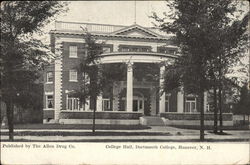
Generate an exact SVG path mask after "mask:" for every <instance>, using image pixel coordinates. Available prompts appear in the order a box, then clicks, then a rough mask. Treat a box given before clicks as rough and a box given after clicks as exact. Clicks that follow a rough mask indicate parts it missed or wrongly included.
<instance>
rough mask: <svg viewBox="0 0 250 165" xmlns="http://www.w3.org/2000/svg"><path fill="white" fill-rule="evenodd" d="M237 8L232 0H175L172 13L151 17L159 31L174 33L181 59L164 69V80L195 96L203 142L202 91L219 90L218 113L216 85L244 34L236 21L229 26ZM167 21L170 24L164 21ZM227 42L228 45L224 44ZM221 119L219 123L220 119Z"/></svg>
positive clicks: (172, 2) (235, 55) (171, 5)
mask: <svg viewBox="0 0 250 165" xmlns="http://www.w3.org/2000/svg"><path fill="white" fill-rule="evenodd" d="M236 5H237V2H236V1H231V0H219V1H218V0H212V1H204V0H194V1H188V0H174V1H170V2H168V3H167V6H168V7H169V9H170V10H171V12H170V13H169V14H166V13H164V15H165V18H160V17H158V16H157V15H156V13H154V14H153V16H152V17H153V18H154V19H155V20H156V21H157V22H158V23H159V24H160V27H161V29H162V30H164V31H166V32H171V33H174V34H175V37H174V41H175V43H176V44H177V45H178V46H179V48H180V54H181V56H180V57H179V58H178V59H177V60H176V61H175V63H174V65H173V66H169V67H168V68H167V69H166V76H167V77H168V78H166V79H165V80H167V81H171V78H172V81H173V82H174V83H175V84H176V85H173V84H174V83H173V82H171V83H170V82H169V83H168V84H172V85H173V86H180V85H182V86H184V90H185V92H186V93H194V94H197V95H198V97H199V99H198V102H199V104H198V105H199V108H200V140H204V106H203V103H204V100H203V96H204V91H206V90H209V89H210V88H211V87H212V86H214V87H216V88H218V89H219V93H218V94H219V96H218V97H219V110H221V107H220V105H221V102H222V101H221V98H222V97H221V91H222V84H221V83H219V82H221V81H222V80H223V77H222V75H225V70H226V67H225V66H226V65H227V64H229V62H230V63H233V61H235V60H237V58H234V57H238V56H237V53H236V51H234V48H236V47H237V46H239V45H238V44H239V42H240V41H241V40H242V37H239V36H240V34H242V32H244V28H243V27H244V26H242V27H240V26H239V23H240V22H239V21H238V20H237V21H235V23H233V24H230V23H231V22H232V20H233V19H234V18H233V17H232V14H234V13H235V11H236ZM168 18H170V19H171V20H172V21H170V22H166V19H168ZM230 25H231V26H230ZM233 27H236V28H233ZM235 29H236V30H237V31H234V30H235ZM228 34H234V35H231V36H227V35H228ZM226 36H227V37H226ZM229 39H230V41H231V42H226V40H229ZM233 41H234V42H233ZM229 52H231V53H230V56H228V55H229ZM174 77H175V78H174ZM217 85H218V86H217ZM214 98H215V97H214ZM215 99H216V98H215ZM220 112H221V111H220ZM220 119H221V121H222V116H220Z"/></svg>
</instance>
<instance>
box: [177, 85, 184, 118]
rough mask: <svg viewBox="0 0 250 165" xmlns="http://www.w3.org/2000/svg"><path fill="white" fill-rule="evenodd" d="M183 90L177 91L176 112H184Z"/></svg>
mask: <svg viewBox="0 0 250 165" xmlns="http://www.w3.org/2000/svg"><path fill="white" fill-rule="evenodd" d="M183 94H184V92H183V89H181V91H178V93H177V112H178V113H183V112H184V107H183V106H184V96H183Z"/></svg>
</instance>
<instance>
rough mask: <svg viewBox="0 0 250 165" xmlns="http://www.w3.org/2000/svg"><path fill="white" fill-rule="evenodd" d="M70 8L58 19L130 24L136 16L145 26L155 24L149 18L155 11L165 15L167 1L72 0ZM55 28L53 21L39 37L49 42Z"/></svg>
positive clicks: (138, 21) (57, 18)
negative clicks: (51, 31) (50, 34)
mask: <svg viewBox="0 0 250 165" xmlns="http://www.w3.org/2000/svg"><path fill="white" fill-rule="evenodd" d="M135 6H136V14H135ZM68 8H69V10H68V12H66V13H62V14H60V15H59V16H57V17H56V20H57V21H67V22H84V23H99V24H112V25H128V26H130V25H132V24H134V22H135V18H136V23H137V24H139V25H141V26H145V27H152V26H153V24H152V21H153V19H151V18H149V16H151V15H152V12H153V11H155V12H157V13H159V15H160V16H163V15H162V13H163V12H164V11H166V10H167V7H166V2H165V1H136V2H135V1H70V2H69V5H68ZM135 15H136V16H135ZM54 28H55V23H54V21H53V22H51V23H50V24H48V25H47V26H45V27H44V28H43V30H42V31H43V32H45V35H43V36H40V37H38V38H40V39H41V40H43V42H44V43H47V44H48V42H49V31H50V30H53V29H54Z"/></svg>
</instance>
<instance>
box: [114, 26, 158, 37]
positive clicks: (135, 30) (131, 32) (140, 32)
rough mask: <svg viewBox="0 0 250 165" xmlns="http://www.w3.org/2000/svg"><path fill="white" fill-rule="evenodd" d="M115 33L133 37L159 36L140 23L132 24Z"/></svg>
mask: <svg viewBox="0 0 250 165" xmlns="http://www.w3.org/2000/svg"><path fill="white" fill-rule="evenodd" d="M112 34H113V35H124V36H131V37H159V35H158V34H156V33H154V32H152V31H150V30H148V29H146V28H144V27H141V26H139V25H132V26H129V27H126V28H123V29H120V30H118V31H115V32H113V33H112Z"/></svg>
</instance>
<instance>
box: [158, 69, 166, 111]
mask: <svg viewBox="0 0 250 165" xmlns="http://www.w3.org/2000/svg"><path fill="white" fill-rule="evenodd" d="M164 72H165V66H161V68H160V100H159V101H160V103H159V105H160V110H159V111H160V113H164V112H165V95H166V94H165V92H164V90H163V87H164Z"/></svg>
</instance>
